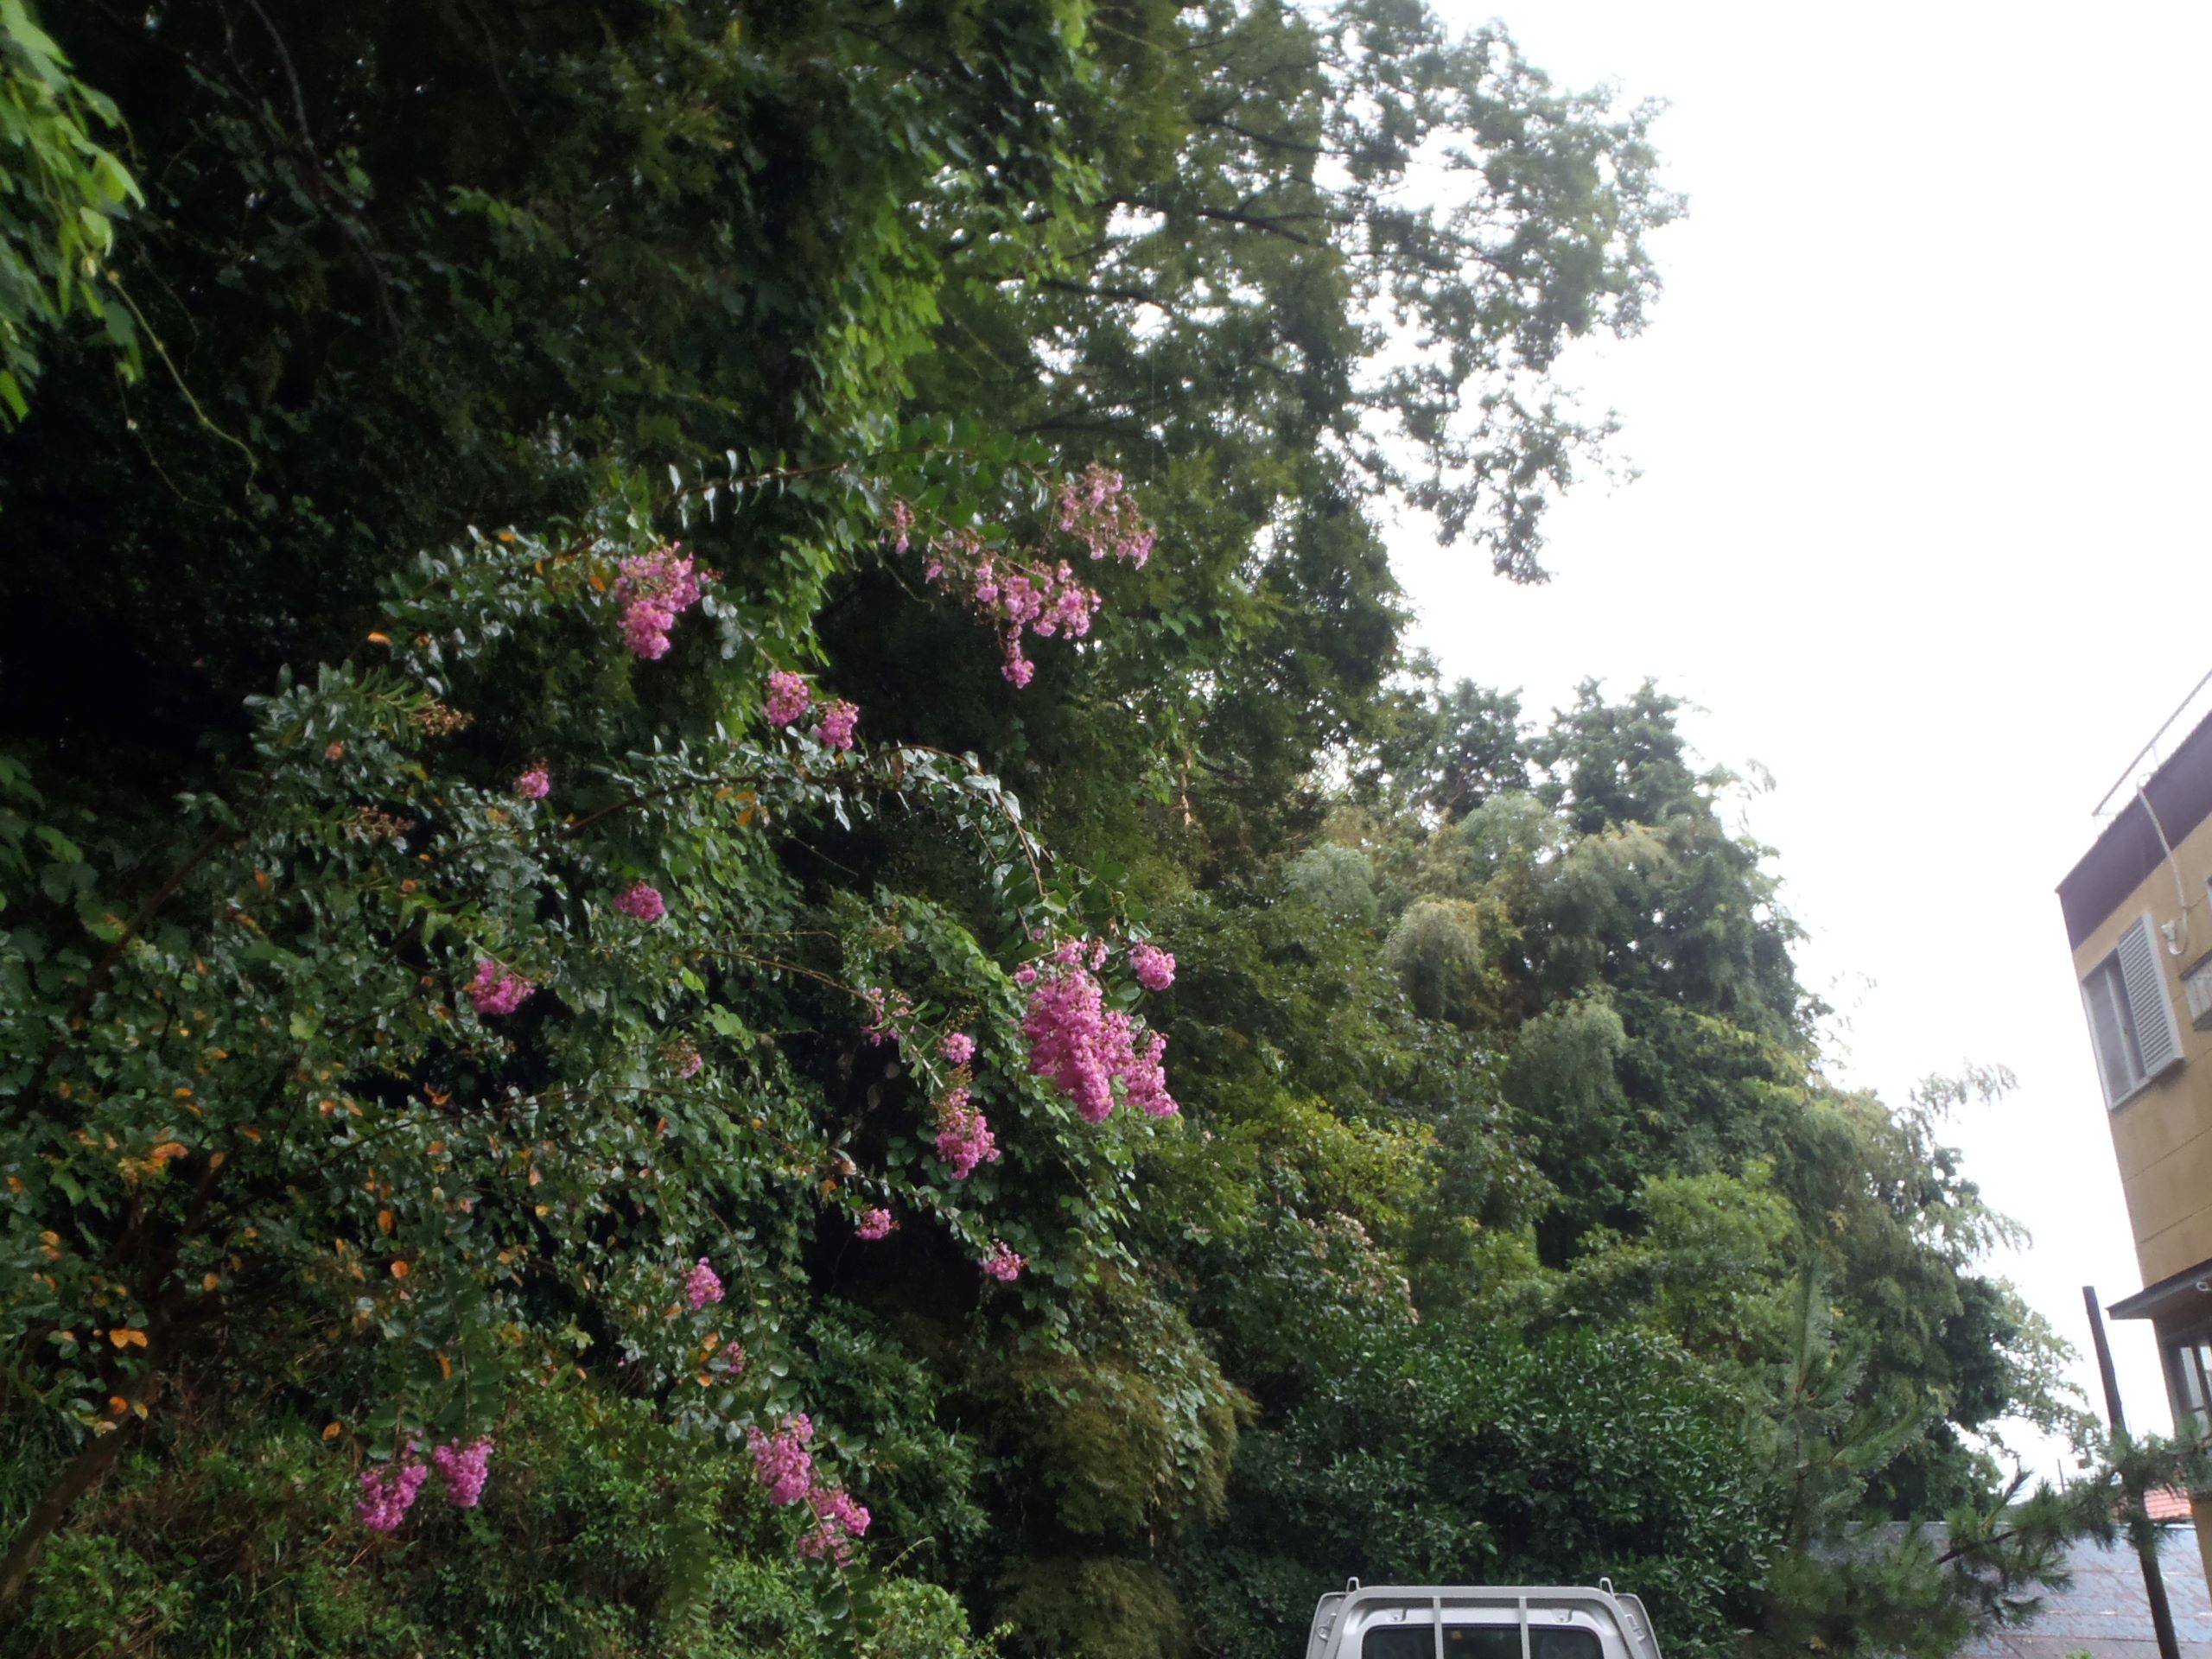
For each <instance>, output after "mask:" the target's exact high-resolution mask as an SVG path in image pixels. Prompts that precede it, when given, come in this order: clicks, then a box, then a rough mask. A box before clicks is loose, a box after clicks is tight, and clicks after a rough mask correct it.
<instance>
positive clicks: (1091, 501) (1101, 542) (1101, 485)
mask: <svg viewBox="0 0 2212 1659" xmlns="http://www.w3.org/2000/svg"><path fill="white" fill-rule="evenodd" d="M1060 528H1061V529H1062V530H1064V531H1066V532H1067V533H1068V534H1069V535H1071V536H1073V537H1076V539H1077V540H1078V541H1080V542H1081V543H1083V544H1084V546H1085V547H1086V548H1088V549H1089V550H1090V556H1091V557H1092V558H1093V559H1103V558H1105V557H1107V556H1109V555H1110V556H1113V557H1115V558H1117V559H1120V560H1122V561H1123V562H1124V563H1128V564H1133V565H1135V566H1136V568H1137V569H1140V570H1141V569H1144V567H1145V562H1146V561H1147V559H1149V558H1151V557H1152V547H1153V531H1152V526H1151V525H1149V524H1146V523H1145V521H1144V518H1143V515H1142V514H1141V513H1140V512H1138V511H1137V504H1136V502H1135V500H1134V499H1131V498H1130V497H1129V496H1128V495H1127V494H1126V493H1123V490H1122V475H1121V474H1119V473H1116V472H1113V471H1110V470H1109V469H1108V468H1106V467H1101V466H1100V465H1099V464H1098V463H1097V462H1096V461H1092V462H1091V463H1090V466H1088V467H1084V469H1083V473H1082V474H1081V476H1079V477H1077V478H1071V479H1070V480H1067V482H1066V483H1065V484H1063V485H1061V486H1060Z"/></svg>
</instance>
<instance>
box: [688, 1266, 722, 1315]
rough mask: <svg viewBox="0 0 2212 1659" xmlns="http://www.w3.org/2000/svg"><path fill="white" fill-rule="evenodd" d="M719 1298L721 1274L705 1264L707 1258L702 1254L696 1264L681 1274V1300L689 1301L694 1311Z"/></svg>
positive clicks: (720, 1295) (720, 1293)
mask: <svg viewBox="0 0 2212 1659" xmlns="http://www.w3.org/2000/svg"><path fill="white" fill-rule="evenodd" d="M721 1299H722V1281H721V1275H719V1274H716V1273H715V1270H714V1269H713V1268H710V1267H709V1266H708V1265H707V1258H706V1257H705V1256H703V1255H702V1256H701V1257H700V1258H699V1262H698V1265H697V1266H696V1267H695V1268H692V1269H691V1271H690V1272H689V1273H687V1274H684V1275H683V1300H685V1301H687V1302H689V1303H690V1305H691V1311H692V1312H693V1313H697V1312H698V1311H699V1310H700V1309H701V1308H702V1307H707V1306H711V1305H712V1304H714V1303H715V1302H719V1301H720V1300H721Z"/></svg>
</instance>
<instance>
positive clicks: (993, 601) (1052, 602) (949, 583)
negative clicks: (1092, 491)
mask: <svg viewBox="0 0 2212 1659" xmlns="http://www.w3.org/2000/svg"><path fill="white" fill-rule="evenodd" d="M922 574H923V575H924V576H925V577H926V578H927V579H928V580H929V581H930V582H933V583H936V584H937V585H938V586H940V587H944V588H950V590H951V591H953V592H955V593H957V594H960V595H961V596H962V597H963V598H964V599H966V600H967V601H968V602H969V604H970V605H971V606H973V607H975V608H976V610H978V611H980V612H982V613H983V614H984V615H985V616H987V617H988V618H989V619H990V620H991V621H992V622H993V624H994V625H995V626H997V628H998V630H999V634H1000V639H1001V644H1002V645H1003V646H1004V648H1005V658H1006V660H1005V661H1004V662H1003V663H1001V664H1000V666H999V672H1000V673H1001V674H1003V675H1005V676H1006V677H1007V679H1008V680H1009V681H1011V682H1012V683H1014V685H1016V686H1024V685H1027V684H1028V683H1029V682H1030V679H1031V677H1033V676H1034V675H1035V673H1036V672H1037V665H1036V664H1034V663H1033V662H1031V661H1030V660H1029V658H1028V657H1027V654H1026V653H1025V652H1023V650H1022V637H1023V635H1024V634H1026V633H1033V634H1035V635H1036V636H1037V637H1038V638H1039V639H1052V637H1053V636H1054V635H1056V634H1060V633H1065V634H1066V635H1067V636H1068V637H1069V638H1070V639H1082V638H1083V637H1084V635H1085V634H1087V633H1089V632H1090V619H1091V617H1092V616H1093V615H1094V614H1096V612H1097V609H1098V606H1099V598H1098V594H1097V593H1096V590H1095V589H1092V588H1087V587H1085V586H1084V584H1083V583H1082V582H1078V581H1077V580H1076V574H1075V567H1074V566H1073V565H1071V564H1070V563H1068V562H1067V561H1066V560H1065V559H1062V560H1060V561H1059V562H1058V563H1057V564H1045V563H1030V562H1028V561H1027V560H1023V559H1019V558H1015V557H1014V556H1010V555H1007V554H1003V553H994V552H992V551H991V550H990V549H989V548H988V547H987V546H986V545H985V544H984V542H983V538H982V537H981V536H979V535H977V534H976V532H975V531H972V530H965V529H963V530H957V531H952V532H950V534H949V535H945V536H942V537H938V539H937V540H936V541H934V542H932V543H931V544H930V550H929V558H928V561H927V563H925V564H924V565H923V567H922Z"/></svg>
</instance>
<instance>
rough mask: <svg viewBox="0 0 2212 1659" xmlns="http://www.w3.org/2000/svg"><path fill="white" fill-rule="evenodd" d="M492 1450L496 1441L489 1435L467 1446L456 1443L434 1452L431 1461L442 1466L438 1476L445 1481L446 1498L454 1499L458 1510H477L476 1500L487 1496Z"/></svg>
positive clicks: (431, 1454)
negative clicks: (485, 1494) (485, 1484)
mask: <svg viewBox="0 0 2212 1659" xmlns="http://www.w3.org/2000/svg"><path fill="white" fill-rule="evenodd" d="M492 1450H493V1448H492V1439H491V1436H489V1435H488V1434H487V1435H485V1436H483V1437H482V1438H480V1439H478V1440H471V1441H470V1442H469V1443H468V1444H467V1446H463V1445H461V1442H460V1441H458V1440H455V1441H454V1442H453V1443H452V1444H451V1445H449V1446H440V1447H439V1448H438V1449H437V1450H436V1451H435V1452H431V1453H430V1460H431V1461H432V1462H434V1463H435V1464H436V1465H438V1473H439V1474H440V1475H441V1476H442V1477H443V1478H444V1479H445V1483H446V1496H447V1497H450V1498H451V1499H452V1500H453V1506H454V1508H455V1509H456V1510H473V1509H474V1508H475V1507H476V1500H477V1499H478V1498H480V1497H483V1496H484V1481H485V1478H486V1476H487V1475H488V1474H489V1473H490V1472H491V1471H490V1468H489V1465H490V1464H491V1461H492Z"/></svg>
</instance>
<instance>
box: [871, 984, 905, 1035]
mask: <svg viewBox="0 0 2212 1659" xmlns="http://www.w3.org/2000/svg"><path fill="white" fill-rule="evenodd" d="M861 1001H863V1002H865V1003H867V1004H868V1024H867V1025H866V1026H865V1027H862V1030H863V1031H864V1032H865V1033H866V1034H867V1037H868V1046H869V1047H871V1048H874V1047H875V1046H878V1045H880V1044H883V1043H888V1042H903V1041H904V1040H905V1039H906V1033H907V1032H908V1031H910V1030H911V1029H912V1024H911V1021H912V1017H913V1013H914V1003H913V999H912V998H911V997H909V996H908V995H906V992H904V991H886V990H885V989H884V988H882V987H881V986H880V985H863V986H861Z"/></svg>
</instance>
